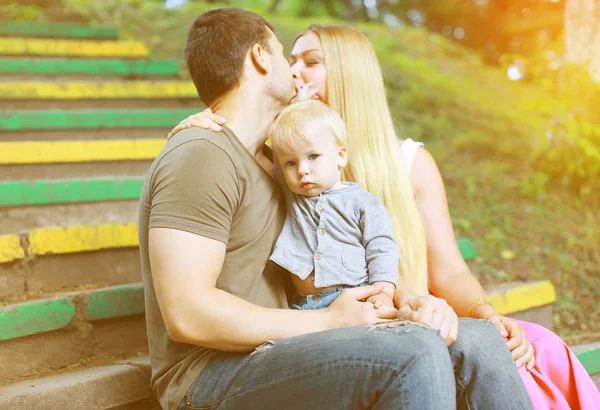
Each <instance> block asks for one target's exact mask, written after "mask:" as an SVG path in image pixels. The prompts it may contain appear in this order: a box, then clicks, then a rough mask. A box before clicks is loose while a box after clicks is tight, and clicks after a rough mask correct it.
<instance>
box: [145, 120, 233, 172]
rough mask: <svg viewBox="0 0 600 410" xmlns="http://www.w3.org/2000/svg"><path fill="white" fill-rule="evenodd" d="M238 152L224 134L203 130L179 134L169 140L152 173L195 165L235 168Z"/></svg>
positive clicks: (186, 131) (191, 130)
mask: <svg viewBox="0 0 600 410" xmlns="http://www.w3.org/2000/svg"><path fill="white" fill-rule="evenodd" d="M235 155H236V152H235V149H234V147H233V145H232V143H231V141H230V139H229V138H228V137H227V136H226V135H225V134H224V133H216V132H214V131H210V130H204V129H202V128H193V129H189V130H184V131H181V132H179V133H178V134H177V135H176V136H175V137H173V138H172V139H171V140H169V141H168V142H167V143H166V144H165V146H164V147H163V149H162V151H161V152H160V153H159V154H158V156H157V157H156V159H155V161H154V164H153V166H152V168H151V171H154V170H155V169H157V168H162V167H168V168H171V167H182V166H186V164H189V163H193V164H194V167H212V166H218V167H220V168H222V167H229V166H231V167H233V168H235V163H234V160H233V157H235Z"/></svg>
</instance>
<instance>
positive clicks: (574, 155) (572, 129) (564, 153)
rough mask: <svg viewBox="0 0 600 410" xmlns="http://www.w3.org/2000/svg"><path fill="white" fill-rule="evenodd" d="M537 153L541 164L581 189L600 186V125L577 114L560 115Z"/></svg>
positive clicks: (543, 167)
mask: <svg viewBox="0 0 600 410" xmlns="http://www.w3.org/2000/svg"><path fill="white" fill-rule="evenodd" d="M543 142H544V143H543V145H542V147H541V148H540V149H539V150H538V152H537V154H536V159H537V161H538V165H539V166H540V168H541V169H542V170H544V171H545V172H547V173H548V174H550V175H553V176H558V177H561V179H560V181H561V182H562V183H564V184H567V185H570V186H574V187H577V188H578V189H580V192H581V193H589V192H591V189H596V188H599V187H600V126H599V125H594V124H591V123H589V122H587V121H585V120H582V119H580V118H577V117H574V118H569V119H567V120H560V119H557V120H555V121H554V122H553V123H552V126H551V127H549V128H548V130H547V131H546V135H545V136H544V138H543Z"/></svg>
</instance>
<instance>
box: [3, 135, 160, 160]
mask: <svg viewBox="0 0 600 410" xmlns="http://www.w3.org/2000/svg"><path fill="white" fill-rule="evenodd" d="M165 143H166V139H162V138H156V139H142V140H102V141H25V142H0V164H49V163H64V162H93V161H123V160H145V159H146V160H147V159H154V158H155V157H156V156H157V155H158V153H159V152H160V150H161V149H162V148H163V146H164V145H165Z"/></svg>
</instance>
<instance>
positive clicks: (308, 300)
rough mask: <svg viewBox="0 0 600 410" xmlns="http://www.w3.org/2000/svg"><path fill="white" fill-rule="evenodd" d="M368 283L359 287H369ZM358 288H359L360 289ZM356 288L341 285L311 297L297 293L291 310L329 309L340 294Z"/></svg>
mask: <svg viewBox="0 0 600 410" xmlns="http://www.w3.org/2000/svg"><path fill="white" fill-rule="evenodd" d="M367 285H368V283H361V284H360V285H358V286H367ZM358 286H357V287H358ZM352 287H354V286H346V285H340V286H338V287H336V288H334V289H330V290H328V291H326V292H321V293H313V294H311V295H301V294H299V293H296V295H294V300H293V302H292V304H290V309H297V310H323V309H327V308H328V307H329V305H331V304H332V303H333V301H334V300H336V299H337V297H338V296H340V293H342V291H343V290H344V289H348V288H352Z"/></svg>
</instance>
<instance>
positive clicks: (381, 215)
mask: <svg viewBox="0 0 600 410" xmlns="http://www.w3.org/2000/svg"><path fill="white" fill-rule="evenodd" d="M360 229H361V231H362V234H363V246H364V248H365V254H366V259H367V269H368V274H369V283H371V284H372V283H377V282H388V284H389V286H386V290H388V289H390V288H391V292H389V295H390V297H391V298H392V299H393V297H394V291H395V288H396V285H397V284H398V247H397V245H396V241H395V240H394V234H393V231H392V221H391V220H390V216H389V214H388V212H387V210H386V209H385V206H383V203H382V202H381V200H380V199H379V197H377V196H376V195H369V197H368V199H367V200H366V201H364V202H363V204H362V206H361V217H360ZM385 293H386V294H388V292H387V291H386V292H385Z"/></svg>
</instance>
